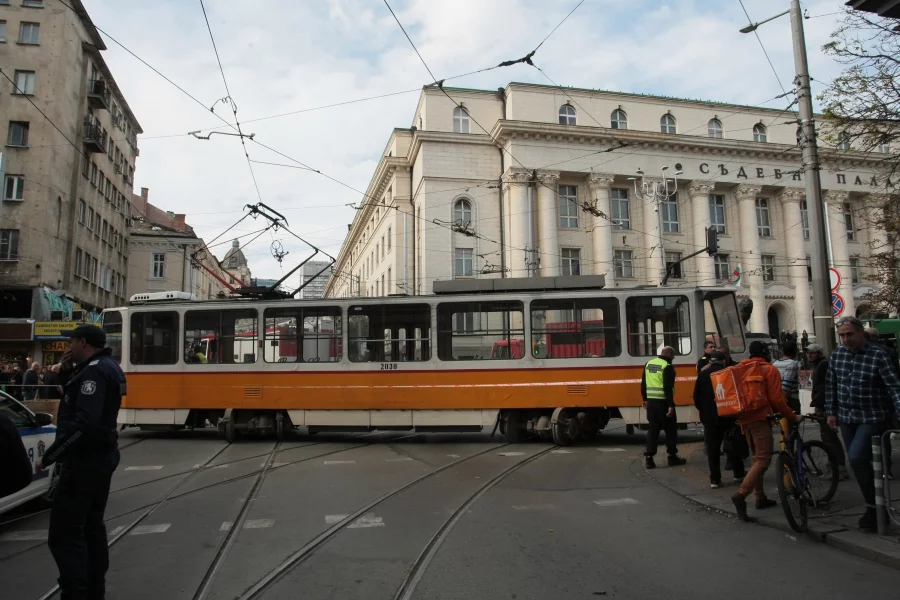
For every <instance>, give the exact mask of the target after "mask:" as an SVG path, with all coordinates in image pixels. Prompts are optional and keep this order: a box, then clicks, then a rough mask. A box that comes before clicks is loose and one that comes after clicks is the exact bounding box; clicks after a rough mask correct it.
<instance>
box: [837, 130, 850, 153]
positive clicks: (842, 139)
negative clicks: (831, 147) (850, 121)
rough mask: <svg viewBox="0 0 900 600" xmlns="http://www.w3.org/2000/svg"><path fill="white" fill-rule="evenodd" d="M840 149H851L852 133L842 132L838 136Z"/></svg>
mask: <svg viewBox="0 0 900 600" xmlns="http://www.w3.org/2000/svg"><path fill="white" fill-rule="evenodd" d="M837 149H838V150H849V149H850V134H848V133H842V134H841V135H840V136H838V147H837Z"/></svg>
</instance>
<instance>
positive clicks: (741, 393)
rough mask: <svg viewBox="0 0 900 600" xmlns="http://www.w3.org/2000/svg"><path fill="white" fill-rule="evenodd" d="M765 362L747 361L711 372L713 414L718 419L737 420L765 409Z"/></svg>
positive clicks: (767, 367) (767, 401)
mask: <svg viewBox="0 0 900 600" xmlns="http://www.w3.org/2000/svg"><path fill="white" fill-rule="evenodd" d="M771 368H774V367H771V366H770V365H769V364H767V363H760V362H759V361H755V360H748V361H744V362H741V363H738V364H736V365H734V366H731V367H726V368H724V369H720V370H718V371H716V372H715V373H712V374H711V375H710V376H709V378H710V380H711V381H712V387H713V393H714V396H715V399H716V411H717V412H718V413H719V416H720V417H733V418H735V417H741V416H743V415H745V414H748V413H752V412H755V411H757V410H759V409H761V408H764V407H767V406H769V400H768V398H767V396H766V371H765V369H771Z"/></svg>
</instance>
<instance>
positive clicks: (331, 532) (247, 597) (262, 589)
mask: <svg viewBox="0 0 900 600" xmlns="http://www.w3.org/2000/svg"><path fill="white" fill-rule="evenodd" d="M509 445H510V444H501V445H497V446H492V447H490V448H487V449H485V450H482V451H480V452H476V453H475V454H472V455H470V456H466V457H464V458H461V459H458V460H455V461H453V462H451V463H448V464H446V465H443V466H441V467H438V468H437V469H434V470H432V471H429V472H427V473H425V474H423V475H421V476H419V477H417V478H415V479H413V480H411V481H408V482H406V483H404V484H402V485H400V486H398V487H396V488H394V489H393V490H391V491H389V492H387V493H385V494H383V495H382V496H380V497H379V498H377V499H375V500H373V501H371V502H369V503H367V504H366V505H364V506H363V507H361V508H359V509H357V510H356V511H354V512H353V513H352V514H350V515H347V516H346V517H345V518H344V519H342V520H341V521H340V522H338V523H336V524H334V525H333V526H332V527H330V528H328V529H326V530H325V531H323V532H322V533H320V534H319V535H317V536H316V537H314V538H313V539H312V540H310V541H309V542H307V543H306V544H305V545H304V546H302V547H301V548H300V549H298V550H297V551H295V552H294V553H292V554H291V555H290V556H288V557H287V558H286V559H284V560H283V561H282V562H281V563H280V564H279V565H278V566H276V567H275V568H274V569H272V570H271V571H270V572H269V573H267V574H266V575H264V576H263V577H262V578H260V579H258V580H257V581H256V583H254V584H253V585H251V586H250V587H248V588H247V589H246V590H245V591H244V592H243V593H241V595H240V596H238V597H237V599H238V600H257V599H259V598H263V597H264V596H265V594H266V592H268V591H269V590H271V589H272V587H273V586H274V585H275V584H276V583H277V582H279V581H280V580H282V579H283V578H284V577H285V576H286V575H287V574H288V573H290V572H291V571H292V570H293V569H295V568H297V567H298V566H299V565H301V564H302V563H304V562H305V561H307V560H308V559H310V558H311V557H312V556H313V555H314V554H315V553H316V552H317V551H318V550H320V549H322V548H323V547H324V546H325V545H326V544H327V543H328V542H329V541H331V540H332V539H333V538H334V537H335V536H336V535H337V534H339V533H340V532H342V531H344V530H345V529H347V528H348V527H349V526H350V525H352V524H353V523H355V522H356V521H357V519H359V518H360V517H362V516H363V515H366V514H367V513H369V512H370V511H372V510H373V509H375V508H377V507H378V506H380V505H383V504H384V503H386V502H387V501H389V500H391V499H392V498H395V497H397V496H398V495H400V494H401V493H403V492H405V491H407V490H410V489H411V488H413V487H414V486H416V485H417V484H420V483H422V482H423V481H425V480H428V479H430V478H432V477H434V476H436V475H438V474H440V473H442V472H444V471H447V470H450V469H453V468H454V467H458V466H460V465H462V464H463V463H466V462H468V461H471V460H473V459H475V458H478V457H480V456H483V455H485V454H488V453H490V452H496V451H498V450H500V449H501V448H504V447H506V446H509ZM555 448H556V446H550V447H548V448H546V449H544V450H541V451H539V452H537V453H535V454H533V455H532V456H529V457H528V458H526V459H524V460H521V461H519V462H517V463H515V464H513V465H510V466H509V467H507V468H506V469H503V470H502V471H501V472H500V473H498V474H497V475H495V476H494V477H492V478H491V479H489V480H488V481H486V482H485V483H484V484H482V485H480V486H478V488H477V489H476V490H475V491H474V492H472V493H471V494H470V495H469V496H468V497H467V498H466V499H465V500H464V501H463V502H462V503H461V504H460V505H459V506H458V507H457V508H456V510H454V511H453V513H452V514H451V515H450V517H449V518H448V519H447V520H445V521H444V522H443V524H441V526H440V527H439V528H438V530H437V531H436V533H435V534H434V535H433V536H432V537H431V538H430V539H429V541H428V543H427V544H426V545H425V547H424V549H423V550H422V552H421V553H420V554H419V555H418V556H417V557H416V559H415V560H414V561H413V562H412V564H411V566H410V568H409V570H408V571H407V573H406V576H405V577H404V578H403V580H402V581H401V583H400V585H399V586H398V588H397V590H396V592H395V594H394V596H393V597H394V599H395V600H409V599H410V598H412V594H413V593H414V591H415V589H416V586H417V585H418V583H419V581H420V580H421V578H422V576H423V575H424V573H425V571H426V570H427V568H428V566H429V565H430V563H431V561H432V559H433V558H434V556H435V554H436V553H437V551H438V550H439V549H440V547H441V545H442V544H443V543H444V541H445V540H446V539H447V537H448V536H449V534H450V532H451V531H452V530H453V528H454V527H455V526H456V524H457V523H458V522H459V521H460V519H462V517H463V515H465V514H466V512H467V511H468V510H469V509H470V508H471V507H472V505H474V504H475V502H477V501H478V499H480V498H481V497H482V496H483V495H484V494H486V493H487V492H488V491H490V490H491V489H492V488H493V487H494V486H496V485H497V484H498V483H500V482H501V481H503V480H504V479H505V478H506V477H508V476H510V475H511V474H513V473H514V472H516V471H517V470H519V469H521V468H522V467H524V466H525V465H527V464H529V463H531V462H533V461H535V460H537V459H538V458H540V457H542V456H544V455H546V454H548V453H549V452H551V451H552V450H554V449H555Z"/></svg>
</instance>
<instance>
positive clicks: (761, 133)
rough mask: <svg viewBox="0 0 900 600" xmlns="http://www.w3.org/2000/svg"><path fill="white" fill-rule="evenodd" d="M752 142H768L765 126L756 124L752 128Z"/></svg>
mask: <svg viewBox="0 0 900 600" xmlns="http://www.w3.org/2000/svg"><path fill="white" fill-rule="evenodd" d="M753 141H754V142H763V143H765V142H767V141H769V136H768V134H767V132H766V126H765V125H763V124H762V123H757V124H756V125H754V126H753Z"/></svg>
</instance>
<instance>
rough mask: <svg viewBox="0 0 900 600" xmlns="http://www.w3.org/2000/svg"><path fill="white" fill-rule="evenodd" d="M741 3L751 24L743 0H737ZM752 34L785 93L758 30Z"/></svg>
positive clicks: (751, 21) (750, 22) (783, 90)
mask: <svg viewBox="0 0 900 600" xmlns="http://www.w3.org/2000/svg"><path fill="white" fill-rule="evenodd" d="M738 2H739V3H740V4H741V8H742V9H743V10H744V14H745V15H746V16H747V22H748V23H749V24H750V25H752V24H753V19H751V18H750V13H748V12H747V7H745V6H744V0H738ZM753 35H755V36H756V41H758V42H759V47H760V48H762V51H763V54H765V55H766V60H767V61H769V66H770V67H771V68H772V73H774V75H775V79H776V80H778V85H779V87H781V91H782V92H784V93H785V94H787V90H785V89H784V84H783V83H781V77H779V76H778V71H776V70H775V64H774V63H773V62H772V59H771V58H770V57H769V52H768V51H767V50H766V46H765V45H764V44H763V42H762V38H761V37H759V32H758V31H757V30H755V29H754V30H753Z"/></svg>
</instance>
